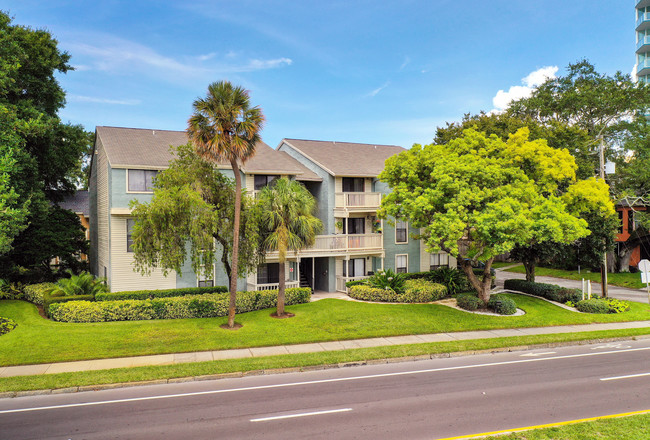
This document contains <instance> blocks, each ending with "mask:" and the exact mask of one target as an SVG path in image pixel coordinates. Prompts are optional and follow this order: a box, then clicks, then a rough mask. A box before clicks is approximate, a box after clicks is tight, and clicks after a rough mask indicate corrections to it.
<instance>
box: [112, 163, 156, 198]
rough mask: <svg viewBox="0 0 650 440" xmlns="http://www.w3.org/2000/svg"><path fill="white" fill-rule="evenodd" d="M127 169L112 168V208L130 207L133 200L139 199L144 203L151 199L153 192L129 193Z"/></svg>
mask: <svg viewBox="0 0 650 440" xmlns="http://www.w3.org/2000/svg"><path fill="white" fill-rule="evenodd" d="M126 176H127V170H126V169H124V168H112V169H111V208H128V207H129V202H130V201H131V200H134V199H137V200H138V201H140V202H142V203H147V202H150V201H151V198H152V197H153V193H129V192H127V191H126V188H127V183H126Z"/></svg>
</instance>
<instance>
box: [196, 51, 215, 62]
mask: <svg viewBox="0 0 650 440" xmlns="http://www.w3.org/2000/svg"><path fill="white" fill-rule="evenodd" d="M216 56H217V53H216V52H210V53H208V54H205V55H199V56H198V57H197V58H198V60H199V61H207V60H210V59H212V58H214V57H216Z"/></svg>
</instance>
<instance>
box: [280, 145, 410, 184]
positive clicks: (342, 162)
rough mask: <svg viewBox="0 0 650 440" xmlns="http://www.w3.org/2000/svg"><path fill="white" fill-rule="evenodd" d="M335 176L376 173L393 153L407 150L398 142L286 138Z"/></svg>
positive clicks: (368, 175) (372, 175) (362, 175)
mask: <svg viewBox="0 0 650 440" xmlns="http://www.w3.org/2000/svg"><path fill="white" fill-rule="evenodd" d="M282 143H285V144H287V145H288V146H289V147H291V148H293V149H295V150H297V151H299V152H301V153H302V154H303V155H304V156H306V157H308V158H309V159H311V160H312V161H314V162H316V164H317V165H320V166H321V167H322V168H324V169H325V170H326V171H328V172H329V173H330V174H332V175H334V176H359V177H376V176H377V175H378V174H379V173H381V171H382V170H383V169H384V162H385V161H386V159H388V158H389V157H391V156H394V155H395V154H399V153H401V152H402V151H406V150H405V149H404V148H402V147H399V146H397V145H374V144H355V143H350V142H334V141H310V140H304V139H283V140H282V142H281V144H282Z"/></svg>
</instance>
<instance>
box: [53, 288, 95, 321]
mask: <svg viewBox="0 0 650 440" xmlns="http://www.w3.org/2000/svg"><path fill="white" fill-rule="evenodd" d="M94 300H95V297H94V296H93V295H71V296H56V295H54V296H52V295H50V294H49V293H45V294H43V311H44V312H45V314H46V315H47V316H50V306H51V305H52V304H54V303H64V302H69V301H94Z"/></svg>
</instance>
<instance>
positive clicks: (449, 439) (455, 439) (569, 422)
mask: <svg viewBox="0 0 650 440" xmlns="http://www.w3.org/2000/svg"><path fill="white" fill-rule="evenodd" d="M648 413H650V409H644V410H642V411H632V412H627V413H621V414H610V415H608V416H600V417H590V418H588V419H577V420H567V421H565V422H557V423H547V424H546V425H535V426H526V427H522V428H512V429H504V430H502V431H492V432H483V433H480V434H470V435H461V436H459V437H447V438H443V439H439V440H460V439H469V438H479V437H487V436H489V435H498V434H510V433H515V432H521V431H530V430H531V429H541V428H554V427H556V426H564V425H573V424H575V423H582V422H593V421H595V420H603V419H615V418H617V417H626V416H635V415H639V414H648Z"/></svg>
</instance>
